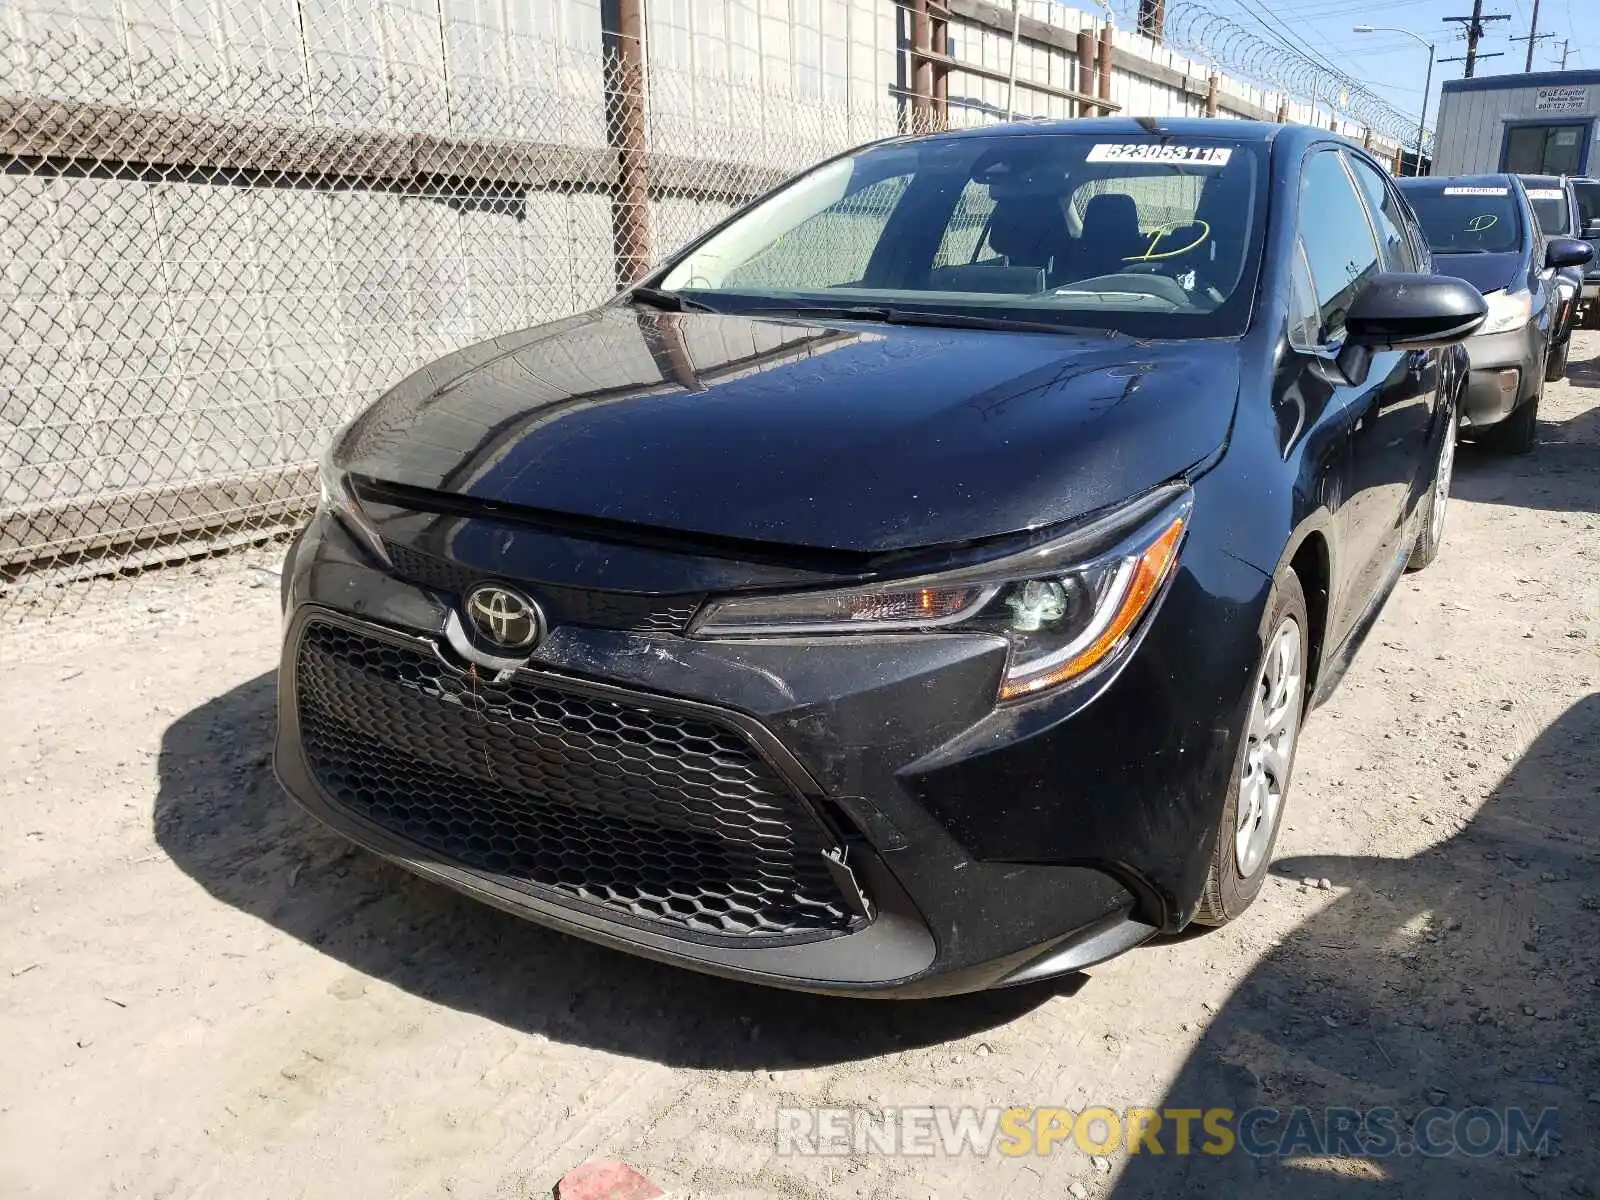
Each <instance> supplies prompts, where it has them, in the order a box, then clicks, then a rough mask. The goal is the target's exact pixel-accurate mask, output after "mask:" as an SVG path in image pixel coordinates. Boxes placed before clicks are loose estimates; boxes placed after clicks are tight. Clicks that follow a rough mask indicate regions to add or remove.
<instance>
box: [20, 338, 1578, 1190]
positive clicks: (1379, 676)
mask: <svg viewBox="0 0 1600 1200" xmlns="http://www.w3.org/2000/svg"><path fill="white" fill-rule="evenodd" d="M1579 337H1580V341H1579V344H1578V346H1577V348H1576V349H1575V351H1574V354H1573V360H1574V365H1573V371H1572V375H1573V378H1572V380H1571V381H1570V382H1569V383H1566V384H1562V385H1553V386H1551V388H1550V389H1549V391H1548V393H1547V395H1546V399H1545V404H1544V410H1543V414H1542V415H1543V429H1542V436H1543V439H1544V444H1543V445H1542V446H1541V447H1540V448H1539V449H1538V451H1537V452H1536V453H1534V454H1533V455H1532V456H1531V457H1529V458H1526V459H1514V460H1507V459H1495V458H1491V457H1488V456H1485V455H1483V454H1479V453H1475V452H1473V451H1472V450H1471V449H1470V448H1467V449H1464V450H1463V452H1462V454H1461V456H1460V459H1459V464H1458V468H1457V477H1456V484H1455V500H1454V503H1453V505H1452V507H1451V510H1450V517H1449V529H1448V534H1447V539H1446V545H1445V549H1444V552H1443V554H1442V556H1441V558H1440V560H1439V561H1438V562H1437V563H1436V564H1435V565H1434V566H1433V567H1432V568H1430V569H1429V570H1428V571H1426V572H1424V573H1422V574H1420V575H1416V576H1409V577H1407V579H1406V580H1405V582H1403V583H1402V584H1401V586H1400V588H1399V590H1398V591H1397V593H1396V594H1395V596H1394V597H1393V599H1392V600H1391V601H1390V604H1389V607H1388V610H1387V612H1386V614H1385V615H1384V617H1383V620H1382V622H1381V624H1380V626H1379V628H1378V630H1377V631H1376V633H1375V634H1374V636H1373V638H1372V640H1371V642H1370V643H1369V644H1368V646H1367V648H1366V649H1365V651H1364V652H1363V654H1362V656H1361V658H1360V660H1359V661H1358V662H1357V664H1356V666H1355V668H1354V669H1353V671H1352V672H1351V674H1350V676H1349V677H1348V679H1347V680H1346V681H1345V683H1344V685H1343V687H1342V689H1341V690H1340V692H1339V693H1338V694H1337V696H1336V697H1335V699H1334V700H1333V702H1332V703H1331V704H1329V705H1328V706H1327V707H1325V708H1323V709H1321V710H1319V711H1318V712H1317V713H1315V714H1314V715H1313V716H1312V718H1311V720H1310V723H1309V725H1308V727H1307V732H1306V736H1305V741H1304V743H1303V747H1302V749H1301V752H1300V761H1299V771H1298V776H1297V780H1296V785H1295V791H1294V795H1293V797H1292V800H1291V808H1290V811H1289V815H1288V828H1287V830H1286V831H1285V833H1284V836H1283V838H1282V840H1281V842H1280V845H1279V850H1278V853H1279V856H1280V857H1279V862H1278V863H1277V866H1276V874H1275V877H1274V878H1273V880H1272V881H1270V882H1269V884H1268V887H1267V890H1266V891H1265V893H1264V894H1263V896H1262V897H1261V899H1260V901H1259V902H1258V903H1257V905H1256V907H1255V908H1254V909H1253V910H1252V911H1251V912H1250V913H1249V914H1248V916H1247V917H1246V918H1245V919H1243V920H1242V921H1240V922H1238V923H1236V924H1235V925H1233V926H1230V927H1229V928H1227V929H1225V930H1222V931H1219V932H1215V933H1210V934H1206V935H1204V936H1193V937H1182V938H1177V939H1173V940H1171V941H1167V942H1164V943H1162V944H1158V945H1152V946H1148V947H1145V948H1143V949H1140V950H1137V951H1135V952H1133V953H1132V954H1129V955H1126V956H1125V957H1123V958H1121V959H1119V960H1117V961H1115V962H1112V963H1109V964H1107V965H1105V966H1102V967H1099V968H1096V969H1095V970H1093V971H1091V972H1089V973H1088V975H1087V976H1086V977H1080V978H1077V979H1073V980H1068V981H1065V982H1058V983H1055V984H1052V985H1049V986H1042V987H1035V988H1030V989H1025V990H1017V991H1010V992H1002V993H995V994H988V995H982V996H973V997H964V998H958V999H953V1000H945V1001H938V1002H925V1003H882V1002H879V1003H872V1002H842V1001H833V1000H823V999H816V998H810V997H803V996H795V995H789V994H785V993H779V992H771V991H765V990H761V989H757V988H753V987H747V986H741V985H736V984H731V983H725V982H721V981H717V980H713V979H708V978H703V977H700V976H696V975H692V974H689V973H685V972H680V971H675V970H672V969H669V968H665V967H660V966H655V965H652V964H649V963H646V962H642V961H638V960H634V959H632V958H629V957H626V956H624V955H620V954H616V953H612V952H609V951H606V950H601V949H597V948H594V947H591V946H589V945H587V944H585V943H582V942H578V941H574V940H571V939H569V938H566V937H563V936H560V935H557V934H553V933H548V932H545V931H543V930H541V929H539V928H536V927H534V926H532V925H528V924H525V923H522V922H519V921H517V920H515V919H513V918H511V917H507V916H504V915H501V914H499V913H496V912H494V911H491V910H490V909H487V908H485V907H481V906H479V905H476V904H474V903H472V902H470V901H468V900H465V899H461V898H458V897H456V896H455V895H453V894H451V893H449V892H447V891H445V890H443V889H441V888H439V887H436V886H433V885H430V884H427V883H424V882H421V881H419V880H416V879H413V878H411V877H409V876H408V875H406V874H405V873H403V872H402V871H400V870H398V869H395V868H392V867H389V866H387V865H384V864H383V863H380V862H379V861H377V860H376V859H374V858H372V857H371V856H369V855H367V854H365V853H361V852H357V851H354V850H352V849H349V848H347V847H346V845H345V844H344V843H343V842H341V841H340V840H339V839H338V838H337V837H334V836H333V835H331V834H329V833H326V832H324V831H323V830H322V829H321V828H319V827H318V826H317V825H316V824H315V823H314V822H313V821H312V820H310V819H309V818H307V817H305V816H303V815H302V814H301V813H300V812H299V811H298V810H296V809H295V808H294V807H292V806H291V805H290V804H289V803H288V802H287V801H286V800H285V799H284V797H283V796H282V795H281V793H280V792H279V791H278V789H277V787H276V785H275V784H274V782H273V780H272V777H271V774H270V769H269V765H268V746H269V737H270V733H271V729H272V723H273V715H272V705H273V689H274V682H273V668H274V663H275V658H276V654H277V646H276V642H277V638H278V616H277V613H276V611H275V605H276V589H275V584H276V580H275V579H274V578H273V575H272V571H273V569H274V564H275V559H276V555H277V554H278V553H279V551H277V550H265V551H250V552H245V553H241V554H237V555H234V556H231V557H228V558H223V559H216V560H212V561H210V562H207V563H204V564H202V565H199V566H192V567H184V568H180V569H172V570H168V571H165V572H161V573H158V574H153V575H149V576H146V577H143V578H142V579H140V580H138V581H137V582H136V583H135V584H133V585H132V586H130V587H127V588H124V589H121V590H118V591H115V592H113V593H110V594H107V595H104V596H102V597H101V598H98V599H94V600H93V602H92V603H91V604H90V605H89V606H88V607H87V608H86V609H84V610H83V611H82V612H81V613H80V614H79V615H76V616H73V617H66V618H57V619H55V620H52V621H50V622H35V623H33V624H31V625H27V626H23V627H21V628H19V629H13V630H8V631H6V632H5V633H4V634H0V662H3V663H4V668H3V674H0V680H3V683H0V1065H3V1070H0V1195H3V1196H7V1197H52V1198H54V1197H70V1198H78V1197H100V1196H113V1195H118V1196H120V1195H131V1196H150V1197H183V1196H208V1197H209V1196H217V1197H228V1198H230V1200H232V1198H237V1197H251V1198H257V1197H273V1198H276V1197H338V1198H340V1200H358V1198H365V1197H384V1198H388V1197H402V1196H404V1197H437V1196H447V1195H448V1196H453V1197H475V1198H476V1197H486V1198H487V1197H493V1198H510V1197H523V1196H545V1195H548V1194H549V1190H550V1188H551V1186H552V1184H553V1183H554V1181H555V1180H556V1179H557V1178H558V1177H559V1176H560V1175H561V1174H562V1172H563V1171H565V1170H567V1169H568V1168H570V1167H572V1166H575V1165H576V1164H578V1163H580V1162H582V1161H584V1160H586V1159H589V1158H593V1157H601V1156H607V1157H618V1158H622V1159H625V1160H627V1161H629V1162H631V1163H633V1164H634V1165H636V1166H638V1167H639V1168H640V1169H642V1170H643V1171H645V1172H646V1173H647V1174H649V1175H650V1176H652V1177H653V1178H655V1179H656V1180H657V1181H659V1182H660V1183H661V1184H662V1185H663V1186H666V1187H668V1188H669V1189H671V1190H672V1191H673V1192H674V1193H675V1194H678V1195H686V1196H695V1197H735V1196H744V1197H753V1196H785V1197H809V1196H835V1195H842V1196H868V1197H899V1196H914V1197H923V1196H939V1197H973V1198H977V1197H985V1198H988V1197H1001V1196H1004V1197H1013V1196H1015V1197H1052V1198H1054V1197H1061V1196H1066V1195H1071V1196H1074V1197H1079V1198H1082V1197H1088V1196H1115V1197H1118V1198H1123V1197H1135V1196H1139V1197H1142V1196H1188V1195H1197V1194H1211V1195H1217V1196H1236V1195H1240V1194H1247V1195H1256V1194H1260V1195H1274V1196H1275V1195H1279V1194H1281V1193H1282V1192H1284V1191H1285V1189H1286V1187H1287V1186H1289V1185H1291V1184H1292V1185H1293V1186H1294V1187H1295V1188H1296V1195H1297V1196H1298V1197H1302V1198H1315V1197H1323V1196H1329V1197H1332V1196H1341V1197H1342V1196H1346V1195H1352V1196H1353V1195H1356V1194H1361V1195H1366V1194H1369V1193H1371V1194H1378V1195H1386V1196H1387V1195H1392V1196H1406V1197H1436V1198H1439V1200H1444V1198H1447V1197H1448V1198H1450V1200H1455V1198H1456V1197H1465V1196H1517V1195H1522V1194H1524V1193H1532V1194H1534V1195H1538V1196H1556V1195H1579V1196H1589V1195H1594V1194H1595V1193H1596V1192H1597V1191H1600V1140H1597V1137H1596V1134H1597V1131H1600V1129H1597V1127H1600V1005H1597V1003H1596V1001H1597V998H1600V940H1597V933H1600V930H1597V911H1600V832H1597V823H1596V821H1595V814H1596V811H1597V809H1600V334H1595V333H1589V334H1580V335H1579ZM1307 879H1309V880H1311V881H1313V882H1312V885H1311V886H1307V885H1306V884H1305V882H1303V881H1304V880H1307ZM1324 879H1325V880H1327V881H1328V884H1329V886H1328V887H1327V888H1325V889H1324V888H1323V887H1321V886H1318V884H1319V883H1320V881H1321V880H1324ZM902 1104H972V1105H978V1106H990V1105H1001V1106H1005V1105H1063V1106H1067V1107H1069V1108H1073V1109H1081V1108H1082V1107H1084V1106H1085V1105H1089V1104H1104V1105H1109V1106H1111V1107H1112V1108H1118V1109H1120V1108H1124V1107H1127V1106H1142V1105H1150V1106H1163V1105H1165V1106H1169V1107H1170V1106H1174V1105H1186V1106H1192V1107H1201V1108H1205V1107H1212V1106H1227V1107H1232V1108H1235V1109H1245V1108H1249V1107H1251V1106H1253V1105H1257V1104H1266V1105H1272V1106H1275V1107H1278V1108H1284V1109H1287V1108H1289V1107H1291V1106H1293V1105H1297V1104H1305V1105H1312V1106H1322V1105H1330V1104H1342V1105H1352V1106H1361V1107H1365V1106H1373V1105H1390V1106H1393V1107H1394V1108H1396V1109H1398V1110H1399V1111H1400V1114H1401V1116H1402V1118H1403V1119H1407V1120H1409V1119H1411V1118H1414V1117H1415V1116H1416V1115H1417V1114H1418V1113H1419V1112H1420V1111H1421V1110H1422V1109H1425V1108H1427V1107H1428V1106H1429V1105H1430V1104H1441V1105H1444V1106H1447V1107H1452V1108H1465V1107H1468V1106H1487V1107H1491V1108H1496V1109H1499V1108H1504V1107H1506V1106H1512V1105H1522V1106H1526V1107H1528V1108H1530V1109H1533V1110H1539V1109H1543V1108H1546V1107H1554V1108H1556V1109H1558V1110H1559V1114H1560V1122H1561V1125H1560V1132H1561V1137H1560V1140H1559V1141H1555V1142H1552V1143H1550V1144H1549V1146H1548V1151H1549V1152H1548V1153H1547V1154H1546V1155H1544V1156H1529V1157H1524V1158H1521V1159H1515V1160H1512V1159H1507V1158H1505V1157H1501V1156H1489V1157H1486V1158H1474V1157H1467V1156H1456V1157H1451V1158H1444V1159H1424V1158H1420V1157H1417V1156H1411V1157H1398V1156H1396V1157H1390V1158H1384V1159H1375V1160H1370V1161H1365V1160H1364V1161H1350V1160H1342V1161H1339V1160H1330V1159H1326V1158H1318V1157H1316V1156H1310V1155H1301V1156H1299V1157H1297V1158H1294V1159H1290V1160H1284V1159H1262V1160H1257V1159H1253V1158H1251V1157H1249V1156H1247V1155H1243V1154H1235V1155H1231V1156H1228V1157H1225V1158H1213V1157H1207V1156H1204V1155H1200V1156H1190V1157H1187V1158H1179V1157H1173V1156H1170V1155H1168V1156H1165V1157H1162V1158H1153V1157H1151V1156H1149V1155H1148V1154H1145V1155H1139V1156H1128V1155H1125V1154H1114V1155H1112V1156H1110V1157H1109V1158H1106V1159H1091V1158H1090V1157H1089V1156H1088V1155H1086V1154H1084V1153H1082V1152H1080V1151H1079V1150H1077V1149H1075V1148H1072V1147H1070V1146H1068V1147H1066V1148H1063V1149H1058V1150H1057V1151H1056V1153H1055V1154H1053V1155H1051V1156H1049V1157H1047V1158H1046V1157H1026V1158H1020V1159H1001V1158H989V1159H977V1158H971V1157H957V1158H946V1157H942V1156H940V1157H933V1158H906V1157H887V1156H881V1155H870V1156H865V1157H840V1158H831V1159H822V1158H795V1157H789V1156H779V1155H777V1154H776V1153H775V1139H774V1121H775V1118H774V1113H775V1110H776V1109H777V1108H778V1107H779V1106H782V1105H800V1106H810V1105H838V1106H845V1107H849V1108H854V1109H858V1110H859V1109H866V1110H868V1111H876V1110H878V1109H879V1108H881V1107H882V1106H885V1105H902Z"/></svg>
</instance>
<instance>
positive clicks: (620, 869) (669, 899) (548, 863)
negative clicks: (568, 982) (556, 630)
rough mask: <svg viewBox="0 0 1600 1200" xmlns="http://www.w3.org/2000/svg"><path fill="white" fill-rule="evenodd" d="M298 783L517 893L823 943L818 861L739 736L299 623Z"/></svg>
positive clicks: (834, 906)
mask: <svg viewBox="0 0 1600 1200" xmlns="http://www.w3.org/2000/svg"><path fill="white" fill-rule="evenodd" d="M295 689H296V691H295V703H296V710H297V713H298V716H299V722H300V735H301V742H302V745H303V747H304V752H305V756H306V762H307V765H308V766H309V767H310V769H311V772H312V774H313V775H314V776H315V777H316V780H317V782H318V783H319V784H320V785H321V787H322V788H323V790H324V791H325V792H326V793H328V795H329V797H330V799H332V800H333V801H334V802H335V803H337V804H338V805H340V806H341V807H343V808H345V809H347V810H349V811H351V812H353V813H355V814H357V815H358V816H361V817H364V818H365V819H367V820H368V821H371V822H373V823H374V824H376V825H378V826H380V827H382V828H384V829H387V830H389V831H390V832H391V833H394V834H396V835H398V836H399V837H402V838H404V839H405V840H407V841H409V842H412V843H414V844H416V845H419V846H422V847H424V848H426V849H428V850H430V851H432V852H435V853H437V854H439V855H441V856H442V857H444V858H447V859H450V860H453V861H455V862H457V863H460V864H461V865H463V866H466V867H469V868H473V869H476V870H480V871H485V872H489V873H492V874H494V875H496V876H499V877H502V878H505V879H508V880H511V881H513V882H515V883H517V884H520V885H524V886H530V887H533V888H539V889H549V890H550V891H553V892H555V893H559V895H560V896H562V897H566V898H569V899H571V900H576V901H580V902H584V903H587V904H591V905H599V906H601V907H602V908H603V909H605V910H607V911H609V912H611V913H613V914H626V915H627V916H628V917H631V918H633V919H635V920H637V921H643V922H653V923H663V924H667V925H674V926H678V927H680V928H686V929H690V930H693V931H695V932H696V933H698V934H701V935H706V936H709V937H712V938H742V939H747V938H751V937H767V936H778V935H781V936H785V937H791V938H792V937H795V936H797V935H808V936H812V937H815V936H827V935H829V934H832V933H836V932H844V931H846V930H848V929H849V928H850V927H851V925H852V922H853V920H854V914H853V912H852V910H851V909H850V907H849V906H848V905H847V904H846V902H845V900H844V898H843V896H842V894H841V893H840V891H839V889H838V887H837V885H836V884H835V883H834V881H833V876H832V875H831V874H830V873H829V870H828V868H827V865H826V863H825V862H824V859H823V851H824V850H826V849H828V848H830V847H831V845H832V844H833V842H832V839H831V838H830V836H829V835H828V833H827V831H826V830H825V829H824V828H823V827H822V826H821V825H820V824H819V823H818V822H817V821H816V820H815V818H813V817H812V816H811V815H810V813H809V811H808V810H807V809H806V808H805V806H804V804H803V802H801V801H800V800H799V799H798V798H797V797H796V796H795V795H794V793H793V792H792V791H791V790H790V789H789V788H788V787H787V786H786V785H785V784H784V782H783V781H782V780H781V779H780V778H779V777H778V775H777V774H776V772H775V771H774V770H773V768H772V767H771V766H770V765H769V764H768V763H767V761H766V760H765V759H764V758H762V757H761V755H760V754H759V753H758V752H757V750H756V749H755V747H754V746H753V745H751V743H750V742H749V741H748V740H747V739H746V738H745V736H744V735H743V734H742V733H739V732H737V731H735V730H733V729H730V728H726V727H724V726H722V725H719V724H716V723H714V722H711V721H706V720H703V719H700V718H698V717H695V716H691V715H682V714H678V713H675V712H671V711H667V710H663V709H656V708H645V707H640V706H638V705H634V704H623V703H619V702H617V701H614V700H611V699H608V698H602V697H594V696H589V695H582V694H579V693H577V692H571V691H567V690H565V689H563V688H560V687H557V686H549V685H546V684H545V683H543V682H538V683H534V682H529V681H526V680H522V679H517V680H514V681H513V682H511V683H510V684H509V685H486V684H483V683H481V682H474V681H473V680H472V679H471V678H469V677H468V676H466V675H465V674H463V673H461V672H458V671H456V670H454V669H452V668H450V667H447V666H445V665H444V664H443V663H442V662H440V661H439V660H438V658H437V657H436V656H435V655H434V654H433V653H432V652H431V650H430V649H428V648H426V647H422V646H414V645H411V644H408V643H404V642H391V641H389V640H388V639H386V638H379V637H375V636H368V635H367V634H365V633H360V632H356V631H354V630H352V629H349V628H346V627H345V626H343V625H336V624H333V623H331V622H328V621H325V620H312V621H310V622H308V623H307V625H306V627H305V630H304V633H303V634H302V637H301V641H300V645H299V647H298V649H297V651H296V657H295Z"/></svg>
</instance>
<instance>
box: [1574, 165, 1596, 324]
mask: <svg viewBox="0 0 1600 1200" xmlns="http://www.w3.org/2000/svg"><path fill="white" fill-rule="evenodd" d="M1572 194H1573V196H1574V197H1576V199H1577V201H1578V229H1579V233H1578V236H1579V237H1581V238H1582V239H1583V240H1584V241H1586V242H1588V243H1589V244H1590V245H1595V244H1596V243H1600V179H1574V180H1572ZM1596 301H1600V258H1593V259H1590V260H1589V265H1588V266H1586V267H1584V269H1583V308H1584V311H1583V314H1582V315H1583V316H1584V317H1586V318H1588V320H1587V322H1586V323H1587V324H1590V325H1593V324H1594V323H1595V319H1596V317H1597V316H1600V305H1597V304H1596Z"/></svg>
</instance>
